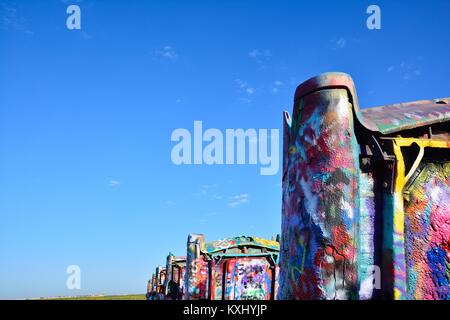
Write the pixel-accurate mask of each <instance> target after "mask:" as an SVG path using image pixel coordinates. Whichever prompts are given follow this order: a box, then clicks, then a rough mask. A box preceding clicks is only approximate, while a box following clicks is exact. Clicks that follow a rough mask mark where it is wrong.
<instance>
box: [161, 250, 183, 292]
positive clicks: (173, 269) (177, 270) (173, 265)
mask: <svg viewBox="0 0 450 320" xmlns="http://www.w3.org/2000/svg"><path fill="white" fill-rule="evenodd" d="M185 273H186V257H176V256H174V255H173V254H172V253H169V255H168V256H167V264H166V278H165V282H164V295H165V298H166V299H167V300H181V299H183V295H184V278H185Z"/></svg>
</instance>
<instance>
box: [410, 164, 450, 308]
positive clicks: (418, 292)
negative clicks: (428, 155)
mask: <svg viewBox="0 0 450 320" xmlns="http://www.w3.org/2000/svg"><path fill="white" fill-rule="evenodd" d="M419 170H420V174H419V175H418V177H417V178H416V179H415V181H414V183H413V185H412V186H411V187H410V188H409V190H408V191H409V201H407V202H405V214H406V219H405V220H406V221H405V224H406V261H407V270H408V272H407V274H408V293H407V294H408V298H409V299H421V300H423V299H425V300H430V299H440V300H450V178H449V176H450V163H449V162H446V163H426V164H423V165H422V166H421V168H420V169H419Z"/></svg>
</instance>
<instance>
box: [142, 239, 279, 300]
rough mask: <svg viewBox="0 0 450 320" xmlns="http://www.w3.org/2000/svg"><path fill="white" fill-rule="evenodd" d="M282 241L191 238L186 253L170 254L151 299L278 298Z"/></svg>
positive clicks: (150, 288)
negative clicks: (181, 254)
mask: <svg viewBox="0 0 450 320" xmlns="http://www.w3.org/2000/svg"><path fill="white" fill-rule="evenodd" d="M279 253H280V243H279V237H278V236H277V237H276V239H272V240H267V239H262V238H257V237H249V236H238V237H233V238H226V239H222V240H217V241H212V242H205V237H204V236H203V235H201V234H190V235H189V236H188V241H187V255H186V256H182V257H177V256H174V255H173V254H172V253H169V255H168V256H167V261H166V265H165V266H158V267H156V270H155V273H154V274H153V275H152V277H151V279H150V281H149V282H148V286H147V299H149V300H182V299H184V300H204V299H208V300H273V299H275V297H276V293H277V289H278V287H277V284H278V271H279V269H278V258H279Z"/></svg>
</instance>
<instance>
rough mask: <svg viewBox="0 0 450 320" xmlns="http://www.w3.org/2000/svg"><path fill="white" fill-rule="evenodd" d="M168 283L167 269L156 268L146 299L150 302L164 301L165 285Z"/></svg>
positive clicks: (148, 286)
mask: <svg viewBox="0 0 450 320" xmlns="http://www.w3.org/2000/svg"><path fill="white" fill-rule="evenodd" d="M165 281H166V268H165V267H163V266H158V267H156V270H155V273H154V274H153V275H152V278H151V281H149V283H148V285H147V294H146V297H147V299H148V300H164V297H165V294H164V283H165Z"/></svg>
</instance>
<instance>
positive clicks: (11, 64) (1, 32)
mask: <svg viewBox="0 0 450 320" xmlns="http://www.w3.org/2000/svg"><path fill="white" fill-rule="evenodd" d="M72 3H76V4H78V5H79V6H80V8H81V12H82V17H81V19H82V28H81V30H73V31H69V30H68V29H67V28H66V17H67V14H66V8H67V6H68V4H72ZM374 3H375V4H378V5H379V6H380V7H381V18H382V29H381V30H375V31H371V30H368V29H367V28H366V18H367V14H366V8H367V6H368V5H370V4H372V1H370V2H369V1H345V2H343V1H341V2H339V4H338V3H336V2H335V1H329V2H327V1H322V2H320V3H319V2H318V1H314V2H311V3H309V4H300V2H299V1H292V2H281V1H226V3H225V1H223V3H220V4H219V3H218V1H189V2H188V1H167V0H165V1H146V2H145V4H144V1H140V0H139V1H138V0H134V1H112V0H108V1H106V0H105V1H88V0H83V1H68V0H67V1H56V0H55V1H13V0H5V1H3V0H2V1H1V3H0V218H1V222H0V298H25V297H39V296H55V295H72V294H90V293H111V294H112V293H139V292H145V288H146V281H147V279H148V278H149V277H150V274H151V272H152V271H153V270H154V268H155V266H156V265H158V264H163V263H165V257H166V255H167V253H168V252H169V251H172V252H174V253H175V254H177V255H184V254H185V250H186V246H185V243H186V238H187V235H188V233H190V232H198V233H204V234H205V235H206V237H207V239H209V240H215V239H218V238H222V237H227V236H234V235H240V234H251V235H257V236H261V237H271V236H272V235H274V234H276V233H278V232H279V231H280V222H281V221H280V220H281V219H280V209H281V176H280V173H279V174H277V175H274V176H261V175H260V174H259V167H257V166H252V165H247V166H236V165H235V166H175V165H174V164H172V162H171V159H170V151H171V148H172V147H173V145H174V143H172V142H171V141H170V136H171V133H172V131H173V130H174V129H176V128H188V129H192V126H193V121H194V120H202V121H203V125H204V126H205V127H206V128H213V127H214V128H219V129H222V130H225V129H226V128H244V129H246V128H280V129H281V124H282V111H283V110H285V109H288V110H290V111H291V110H292V98H293V94H294V90H295V87H296V86H297V85H298V84H299V83H301V82H302V81H304V80H306V79H307V78H309V77H311V76H313V75H316V74H319V73H322V72H327V71H343V72H347V73H349V74H351V75H352V76H353V78H354V80H355V82H356V85H357V93H358V95H359V99H360V104H361V105H363V106H375V105H382V104H388V103H395V102H402V101H409V100H417V99H427V98H437V97H444V96H449V95H450V91H449V74H450V59H449V51H450V41H449V38H450V37H449V35H450V2H448V1H420V2H419V1H375V2H374ZM239 195H241V197H240V199H247V200H248V201H247V202H245V201H241V202H240V203H239V204H238V205H234V206H230V204H231V203H232V202H233V200H234V199H235V198H234V197H236V196H239ZM242 195H243V196H242ZM72 264H75V265H79V266H80V267H81V286H82V289H81V290H79V291H70V290H67V289H66V278H67V275H66V267H67V266H68V265H72Z"/></svg>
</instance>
